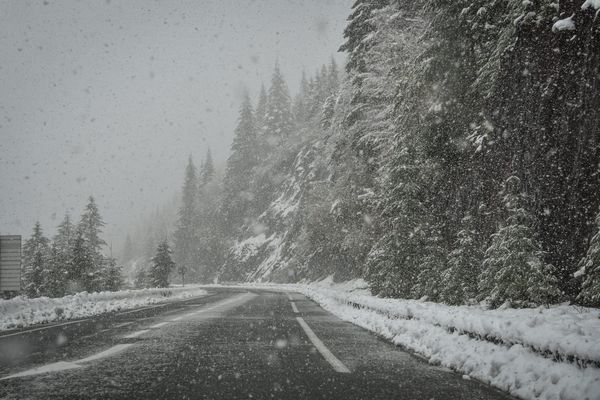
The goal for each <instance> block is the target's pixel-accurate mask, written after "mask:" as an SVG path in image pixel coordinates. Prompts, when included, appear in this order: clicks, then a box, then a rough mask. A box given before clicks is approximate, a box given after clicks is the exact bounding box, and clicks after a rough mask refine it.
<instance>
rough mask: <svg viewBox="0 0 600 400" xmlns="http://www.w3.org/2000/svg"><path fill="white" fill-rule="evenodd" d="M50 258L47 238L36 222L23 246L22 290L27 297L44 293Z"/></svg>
mask: <svg viewBox="0 0 600 400" xmlns="http://www.w3.org/2000/svg"><path fill="white" fill-rule="evenodd" d="M49 258H50V246H49V240H48V238H46V237H45V236H44V232H43V230H42V225H41V224H40V223H39V222H36V223H35V225H34V227H33V233H32V235H31V238H29V239H28V240H27V241H26V242H25V245H24V246H23V261H24V263H23V278H22V280H23V290H24V291H25V293H26V294H27V296H29V297H39V296H43V295H45V293H46V277H47V275H48V271H47V270H48V268H49Z"/></svg>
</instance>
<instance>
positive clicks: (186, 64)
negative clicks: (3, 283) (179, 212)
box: [0, 0, 352, 247]
mask: <svg viewBox="0 0 600 400" xmlns="http://www.w3.org/2000/svg"><path fill="white" fill-rule="evenodd" d="M351 5H352V0H302V1H300V0H298V1H293V0H254V1H252V0H188V1H186V0H164V1H151V0H144V1H142V0H111V1H108V0H85V1H75V0H72V1H69V0H46V1H44V0H37V1H25V0H0V234H23V235H26V236H29V235H30V232H31V228H32V226H33V224H34V222H35V221H36V220H40V221H41V222H42V224H43V226H44V227H45V229H46V232H47V233H48V234H49V235H52V234H54V231H55V227H56V225H57V224H58V223H59V222H60V220H62V218H63V215H64V213H65V211H70V212H71V214H72V215H73V216H74V217H75V218H76V219H78V218H79V215H80V214H81V211H82V208H83V206H84V205H85V203H86V202H87V196H89V195H94V196H95V197H96V198H97V202H98V203H99V206H100V208H101V212H102V214H103V216H104V219H105V221H106V223H107V227H106V233H105V236H106V239H107V240H108V241H115V245H116V246H117V247H120V243H118V242H119V241H121V240H122V237H123V236H124V234H125V233H126V231H127V230H128V229H129V228H130V226H131V224H132V223H135V222H136V220H139V218H140V217H141V216H142V215H146V214H147V213H148V212H149V211H150V210H153V209H155V208H156V207H157V206H159V205H162V204H164V203H165V202H168V201H169V200H170V199H172V197H173V195H174V193H176V191H178V190H179V188H180V186H181V183H182V180H183V170H184V166H185V162H186V159H187V156H188V155H189V154H190V153H191V154H192V155H193V156H194V158H195V159H196V160H197V161H198V163H199V161H200V158H202V157H203V156H204V153H205V152H206V149H207V148H208V146H210V148H211V149H212V151H213V155H214V158H215V160H216V161H217V163H218V164H220V165H221V166H223V165H224V162H225V160H226V158H227V155H228V151H229V145H230V143H231V138H232V131H233V128H234V126H235V120H236V118H237V108H238V105H239V98H240V94H241V92H242V90H243V88H244V86H247V87H248V88H249V89H250V91H251V93H252V94H253V95H256V92H257V90H258V87H259V85H260V83H261V82H264V83H265V84H268V82H269V79H270V74H271V71H272V69H273V65H274V63H275V60H277V59H278V60H279V62H280V64H281V68H282V71H283V73H284V75H285V77H286V80H287V81H288V84H289V85H290V87H291V89H292V90H295V89H296V88H297V86H298V82H299V79H300V73H301V70H302V68H303V67H305V68H306V69H307V70H308V72H312V71H314V70H315V69H316V68H318V67H319V66H320V65H321V64H323V63H327V62H329V60H330V58H331V56H332V55H334V56H335V57H336V59H337V60H338V61H340V62H341V61H342V60H343V55H341V54H336V50H337V48H338V47H339V45H340V44H341V42H342V31H343V28H344V26H345V20H346V17H347V15H348V14H349V12H350V7H351Z"/></svg>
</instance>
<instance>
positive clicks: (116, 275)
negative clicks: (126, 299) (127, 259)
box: [98, 257, 123, 292]
mask: <svg viewBox="0 0 600 400" xmlns="http://www.w3.org/2000/svg"><path fill="white" fill-rule="evenodd" d="M122 270H123V267H122V266H120V265H119V264H117V260H116V259H114V258H111V257H110V258H107V259H106V260H105V265H104V268H102V271H101V276H100V282H99V283H98V284H99V286H100V289H101V290H109V291H111V292H116V291H118V290H120V289H121V287H122V286H123V274H122Z"/></svg>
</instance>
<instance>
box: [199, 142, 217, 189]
mask: <svg viewBox="0 0 600 400" xmlns="http://www.w3.org/2000/svg"><path fill="white" fill-rule="evenodd" d="M214 177H215V165H214V163H213V158H212V153H211V151H210V148H208V150H206V156H205V157H204V162H203V163H202V169H201V171H200V181H199V183H198V185H199V187H203V186H204V185H206V184H208V183H209V182H210V181H212V180H213V179H214Z"/></svg>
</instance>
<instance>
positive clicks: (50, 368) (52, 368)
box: [0, 344, 132, 380]
mask: <svg viewBox="0 0 600 400" xmlns="http://www.w3.org/2000/svg"><path fill="white" fill-rule="evenodd" d="M130 346H132V345H131V344H118V345H116V346H113V347H111V348H110V349H108V350H104V351H101V352H100V353H97V354H94V355H92V356H89V357H86V358H83V359H81V360H78V361H72V362H65V361H59V362H55V363H52V364H47V365H43V366H41V367H37V368H32V369H29V370H27V371H23V372H19V373H16V374H13V375H8V376H5V377H2V378H0V380H5V379H12V378H20V377H24V376H31V375H40V374H47V373H49V372H59V371H65V370H68V369H75V368H81V367H83V366H82V365H80V364H81V363H86V362H90V361H95V360H99V359H101V358H106V357H110V356H112V355H114V354H117V353H119V352H121V351H123V350H125V349H126V348H128V347H130Z"/></svg>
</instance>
